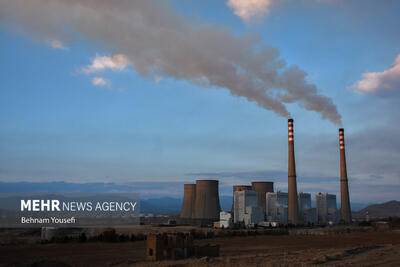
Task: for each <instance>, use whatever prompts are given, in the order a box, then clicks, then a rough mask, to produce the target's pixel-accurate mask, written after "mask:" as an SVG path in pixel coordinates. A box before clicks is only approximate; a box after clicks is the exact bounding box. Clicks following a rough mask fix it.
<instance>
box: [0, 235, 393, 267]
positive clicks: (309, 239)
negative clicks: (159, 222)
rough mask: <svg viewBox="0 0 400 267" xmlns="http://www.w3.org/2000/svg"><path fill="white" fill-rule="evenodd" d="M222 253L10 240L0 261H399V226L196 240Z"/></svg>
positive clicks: (117, 263) (113, 263) (311, 263)
mask: <svg viewBox="0 0 400 267" xmlns="http://www.w3.org/2000/svg"><path fill="white" fill-rule="evenodd" d="M195 243H196V244H200V245H204V244H207V243H209V244H219V245H220V248H221V250H220V254H221V255H220V257H218V258H208V257H205V258H201V259H187V260H180V261H162V262H156V263H155V262H145V261H144V256H145V255H144V253H145V242H144V241H138V242H126V243H100V242H99V243H90V242H89V243H66V244H38V243H33V244H32V243H31V244H7V245H1V246H0V266H31V265H32V264H34V265H33V266H118V267H125V266H318V265H319V266H350V265H352V266H400V231H399V230H395V231H387V232H362V233H348V234H341V235H329V236H290V235H284V236H268V235H264V236H247V237H229V238H214V239H206V240H197V241H196V242H195Z"/></svg>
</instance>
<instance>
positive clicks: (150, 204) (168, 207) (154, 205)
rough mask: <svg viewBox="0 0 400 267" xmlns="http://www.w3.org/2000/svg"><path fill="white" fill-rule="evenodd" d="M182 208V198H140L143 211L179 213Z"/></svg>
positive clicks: (141, 210)
mask: <svg viewBox="0 0 400 267" xmlns="http://www.w3.org/2000/svg"><path fill="white" fill-rule="evenodd" d="M181 208H182V199H181V198H172V197H160V198H150V199H142V200H140V212H141V213H155V214H179V213H180V212H181Z"/></svg>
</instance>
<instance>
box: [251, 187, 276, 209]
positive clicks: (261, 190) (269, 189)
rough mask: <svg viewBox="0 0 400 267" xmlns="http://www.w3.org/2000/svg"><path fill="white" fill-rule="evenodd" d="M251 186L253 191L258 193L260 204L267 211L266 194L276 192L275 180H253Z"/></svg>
mask: <svg viewBox="0 0 400 267" xmlns="http://www.w3.org/2000/svg"><path fill="white" fill-rule="evenodd" d="M251 187H252V190H253V191H256V192H257V193H258V206H260V207H262V208H263V209H264V212H265V211H266V198H265V194H266V193H267V192H274V183H273V182H252V183H251Z"/></svg>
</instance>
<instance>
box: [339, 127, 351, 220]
mask: <svg viewBox="0 0 400 267" xmlns="http://www.w3.org/2000/svg"><path fill="white" fill-rule="evenodd" d="M339 147H340V213H341V219H342V221H343V222H344V223H346V224H349V223H351V209H350V196H349V185H348V182H347V167H346V153H345V148H344V129H343V128H340V129H339Z"/></svg>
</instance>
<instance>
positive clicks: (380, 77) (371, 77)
mask: <svg viewBox="0 0 400 267" xmlns="http://www.w3.org/2000/svg"><path fill="white" fill-rule="evenodd" d="M362 77H363V79H362V80H360V81H358V82H356V83H355V84H354V85H352V86H351V87H350V89H353V90H355V91H358V92H360V93H375V92H379V91H388V90H395V89H398V90H400V54H399V55H398V56H397V58H396V60H395V61H394V63H393V66H392V67H391V68H390V69H388V70H385V71H383V72H366V73H364V74H363V75H362Z"/></svg>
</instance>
